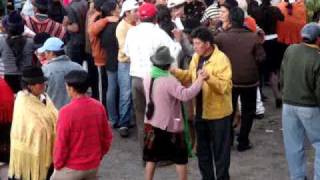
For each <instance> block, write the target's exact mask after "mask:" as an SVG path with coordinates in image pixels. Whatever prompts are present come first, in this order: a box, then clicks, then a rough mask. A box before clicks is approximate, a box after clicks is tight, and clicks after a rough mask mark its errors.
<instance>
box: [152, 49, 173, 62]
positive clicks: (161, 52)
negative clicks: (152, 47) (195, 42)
mask: <svg viewBox="0 0 320 180" xmlns="http://www.w3.org/2000/svg"><path fill="white" fill-rule="evenodd" d="M150 59H151V62H152V63H153V64H154V65H168V64H171V63H172V62H173V61H174V58H173V57H172V56H171V55H170V50H169V48H168V47H166V46H160V47H159V48H158V49H157V51H156V53H155V54H154V55H153V56H151V58H150Z"/></svg>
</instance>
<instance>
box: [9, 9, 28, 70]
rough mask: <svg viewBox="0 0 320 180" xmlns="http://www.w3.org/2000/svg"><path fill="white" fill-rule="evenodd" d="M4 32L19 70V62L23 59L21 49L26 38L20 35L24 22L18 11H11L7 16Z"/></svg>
mask: <svg viewBox="0 0 320 180" xmlns="http://www.w3.org/2000/svg"><path fill="white" fill-rule="evenodd" d="M13 22H15V23H13ZM6 32H7V34H8V36H7V39H6V43H7V45H8V46H9V47H10V49H11V51H12V53H13V56H14V57H15V58H16V66H17V68H18V70H21V67H20V64H21V61H22V59H23V50H24V46H25V44H26V42H27V39H26V37H24V36H23V35H22V33H23V32H24V24H23V20H22V17H21V15H20V14H19V13H18V12H15V11H13V12H11V13H10V15H9V16H8V18H7V27H6Z"/></svg>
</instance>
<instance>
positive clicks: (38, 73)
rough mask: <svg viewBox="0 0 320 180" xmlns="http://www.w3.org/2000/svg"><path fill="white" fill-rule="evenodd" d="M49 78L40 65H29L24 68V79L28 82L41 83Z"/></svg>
mask: <svg viewBox="0 0 320 180" xmlns="http://www.w3.org/2000/svg"><path fill="white" fill-rule="evenodd" d="M47 80H48V78H46V77H45V76H44V75H43V72H42V70H41V68H39V67H36V66H28V67H25V68H24V69H23V70H22V81H24V82H26V83H27V84H40V83H44V82H45V81H47Z"/></svg>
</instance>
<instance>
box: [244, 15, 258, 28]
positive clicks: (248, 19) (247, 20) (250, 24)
mask: <svg viewBox="0 0 320 180" xmlns="http://www.w3.org/2000/svg"><path fill="white" fill-rule="evenodd" d="M244 24H245V26H246V27H247V28H248V29H249V30H250V31H252V32H257V23H256V20H255V19H253V18H252V17H251V16H247V17H246V18H245V19H244Z"/></svg>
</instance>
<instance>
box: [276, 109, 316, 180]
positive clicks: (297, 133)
mask: <svg viewBox="0 0 320 180" xmlns="http://www.w3.org/2000/svg"><path fill="white" fill-rule="evenodd" d="M282 126H283V139H284V145H285V151H286V157H287V161H288V166H289V173H290V179H291V180H304V178H305V177H306V176H307V173H306V157H305V151H304V140H305V136H307V138H308V139H309V141H310V143H311V144H312V146H313V147H314V148H315V153H316V154H315V162H314V180H320V108H319V107H299V106H292V105H288V104H284V105H283V110H282Z"/></svg>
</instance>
